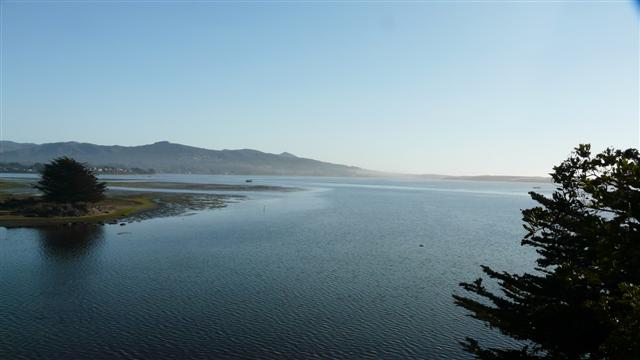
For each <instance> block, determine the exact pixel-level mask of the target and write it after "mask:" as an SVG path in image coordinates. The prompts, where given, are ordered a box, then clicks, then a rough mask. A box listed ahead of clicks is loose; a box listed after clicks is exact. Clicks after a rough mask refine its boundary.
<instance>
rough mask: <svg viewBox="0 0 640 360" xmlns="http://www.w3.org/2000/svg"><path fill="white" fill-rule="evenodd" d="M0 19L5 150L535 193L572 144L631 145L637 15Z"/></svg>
mask: <svg viewBox="0 0 640 360" xmlns="http://www.w3.org/2000/svg"><path fill="white" fill-rule="evenodd" d="M0 10H1V18H0V23H1V29H0V33H1V34H2V35H1V37H2V39H1V42H2V49H1V50H2V51H1V54H2V56H1V57H2V59H1V69H0V70H1V77H2V82H1V96H0V97H1V99H0V100H1V105H2V106H1V111H0V116H1V120H2V121H1V122H2V126H1V127H2V134H1V135H0V137H1V138H2V140H11V141H16V142H34V143H47V142H58V141H78V142H88V143H95V144H102V145H124V146H135V145H143V144H150V143H154V142H157V141H163V140H167V141H171V142H174V143H180V144H185V145H190V146H196V147H202V148H207V149H241V148H250V149H255V150H259V151H264V152H269V153H281V152H289V153H292V154H295V155H296V156H300V157H305V158H312V159H317V160H321V161H327V162H332V163H338V164H346V165H353V166H358V167H362V168H366V169H372V170H379V171H388V172H395V173H409V174H447V175H518V176H546V175H547V174H548V173H549V172H550V171H551V168H552V166H553V165H555V164H557V163H559V162H560V161H562V160H563V159H564V158H565V157H566V156H567V155H568V154H569V153H570V151H571V150H572V148H573V147H575V146H576V145H577V144H579V143H591V144H592V145H593V148H594V151H599V150H601V149H603V148H605V147H607V146H613V147H617V148H627V147H637V146H638V142H639V141H640V138H639V137H640V135H639V131H640V129H639V124H638V106H639V101H638V95H639V93H638V75H639V73H638V50H639V49H638V19H637V13H636V11H635V9H634V5H633V2H607V3H604V2H596V3H574V2H549V3H547V2H540V3H529V2H525V3H496V2H486V3H483V2H473V3H466V2H465V3H453V4H447V3H440V2H435V3H434V2H424V3H414V2H411V3H408V2H402V3H355V2H350V3H346V4H343V3H301V4H294V3H281V2H276V3H260V4H257V3H240V4H234V3H193V2H191V3H173V2H166V3H145V2H137V3H121V2H116V3H77V2H47V3H37V2H26V3H25V2H15V1H4V2H2V3H1V4H0ZM0 161H1V159H0Z"/></svg>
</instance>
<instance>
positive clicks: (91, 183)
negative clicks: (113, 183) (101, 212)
mask: <svg viewBox="0 0 640 360" xmlns="http://www.w3.org/2000/svg"><path fill="white" fill-rule="evenodd" d="M34 187H35V188H36V189H38V190H40V191H42V193H43V197H44V199H46V200H48V201H53V202H61V203H72V202H96V201H99V200H101V199H103V198H104V191H105V189H106V184H105V183H103V182H99V181H98V179H97V178H96V176H95V174H94V173H93V172H92V171H91V170H90V169H89V168H87V167H86V166H85V165H84V164H82V163H80V162H78V161H76V160H74V159H71V158H68V157H61V158H57V159H54V160H53V161H51V162H50V163H48V164H46V165H44V168H43V169H42V172H41V178H40V181H39V182H38V183H37V184H36V185H35V186H34Z"/></svg>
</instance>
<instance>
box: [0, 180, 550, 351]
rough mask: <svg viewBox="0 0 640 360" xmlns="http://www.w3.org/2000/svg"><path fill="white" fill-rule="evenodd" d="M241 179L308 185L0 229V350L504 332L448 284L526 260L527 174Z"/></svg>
mask: <svg viewBox="0 0 640 360" xmlns="http://www.w3.org/2000/svg"><path fill="white" fill-rule="evenodd" d="M157 179H166V180H171V181H176V180H180V181H193V182H204V181H206V182H241V181H242V180H243V179H240V178H233V177H213V176H211V177H205V176H198V177H195V176H194V177H178V176H156V177H154V180H157ZM254 184H276V185H295V186H302V187H305V188H307V189H309V190H308V191H304V192H296V193H269V194H267V193H264V194H257V193H256V194H250V196H249V198H250V199H249V200H246V201H241V202H239V203H235V204H232V205H231V206H229V207H228V208H225V209H220V210H213V211H205V212H199V213H196V214H190V215H189V216H181V217H173V218H162V219H153V220H148V221H144V222H139V223H133V224H129V225H127V226H118V225H108V226H103V227H74V228H64V229H48V230H46V229H41V230H35V229H13V230H6V229H4V228H0V359H21V358H25V359H98V358H127V359H165V358H166V359H185V358H208V359H221V358H299V359H304V358H334V359H335V358H422V359H466V358H469V356H468V355H467V354H465V353H464V352H462V351H461V350H460V348H459V346H458V344H457V341H459V340H461V339H463V338H464V337H465V336H469V335H471V336H474V337H477V338H479V339H481V340H483V341H484V342H485V343H487V344H508V343H509V340H508V339H505V338H502V337H501V336H499V335H498V334H496V333H493V332H491V331H490V330H488V329H486V328H485V327H484V326H483V325H482V324H480V323H478V322H477V321H475V320H472V319H470V318H468V317H466V316H465V313H464V311H462V310H461V309H459V308H456V307H455V306H454V305H453V303H452V299H451V294H452V293H453V292H456V291H458V289H457V284H458V283H459V282H460V281H465V280H472V279H473V278H475V277H476V276H477V275H479V273H480V268H479V265H480V264H489V265H491V266H494V267H495V268H497V269H505V270H510V271H521V270H528V269H530V268H531V267H532V265H533V264H532V259H533V258H534V256H533V253H532V251H531V249H527V248H522V247H520V245H519V240H520V238H521V237H522V234H523V230H522V226H521V220H520V212H519V210H520V209H521V208H526V207H530V206H531V205H532V202H531V200H530V199H529V198H528V197H527V195H526V192H527V191H529V190H531V189H532V186H534V185H532V184H514V183H482V182H465V181H452V182H407V181H391V180H374V179H367V180H365V179H318V178H256V179H255V180H254ZM543 187H544V189H542V190H538V191H548V189H550V186H543ZM421 244H422V245H423V246H422V247H421V246H420V245H421Z"/></svg>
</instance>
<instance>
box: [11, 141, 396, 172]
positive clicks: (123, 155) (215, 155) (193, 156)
mask: <svg viewBox="0 0 640 360" xmlns="http://www.w3.org/2000/svg"><path fill="white" fill-rule="evenodd" d="M0 149H2V153H0V162H4V163H9V162H17V163H21V164H27V165H31V164H35V163H45V162H48V161H51V159H53V158H56V157H60V156H70V157H73V158H75V159H77V160H79V161H82V162H86V163H89V164H91V165H93V166H123V167H131V168H133V167H136V168H144V169H147V168H152V169H154V170H155V171H156V172H164V173H196V174H237V175H285V176H286V175H291V176H376V175H384V174H385V173H383V172H378V171H373V170H367V169H362V168H359V167H356V166H348V165H341V164H334V163H329V162H324V161H319V160H314V159H309V158H303V157H297V156H295V155H293V154H291V153H288V152H283V153H281V154H272V153H266V152H262V151H259V150H253V149H239V150H229V149H223V150H212V149H205V148H199V147H195V146H189V145H183V144H177V143H172V142H169V141H158V142H155V143H153V144H145V145H136V146H121V145H96V144H91V143H82V142H76V141H66V142H54V143H44V144H31V143H16V142H12V141H2V142H0Z"/></svg>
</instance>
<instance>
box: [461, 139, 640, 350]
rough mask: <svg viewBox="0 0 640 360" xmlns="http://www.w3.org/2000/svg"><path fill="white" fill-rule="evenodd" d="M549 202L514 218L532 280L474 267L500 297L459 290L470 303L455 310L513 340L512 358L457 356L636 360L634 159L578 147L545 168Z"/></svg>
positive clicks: (638, 184) (471, 346) (472, 344)
mask: <svg viewBox="0 0 640 360" xmlns="http://www.w3.org/2000/svg"><path fill="white" fill-rule="evenodd" d="M551 175H552V178H553V180H554V182H555V183H556V184H558V185H559V186H558V187H557V188H556V191H555V192H554V193H553V195H552V196H551V198H547V197H545V196H543V195H541V194H537V193H534V192H531V193H530V195H531V197H532V198H533V199H534V200H535V201H536V202H538V203H539V205H538V206H536V207H534V208H531V209H527V210H523V211H522V215H523V220H524V222H525V225H524V227H525V229H526V230H527V234H526V236H525V237H524V239H523V240H522V245H528V246H533V247H535V249H536V251H537V253H538V254H539V255H540V257H539V258H538V260H537V267H536V272H535V273H533V274H528V273H525V274H523V275H517V274H511V273H507V272H498V271H494V270H493V269H491V268H489V267H487V266H483V267H482V270H483V272H484V273H485V274H486V276H488V277H489V278H491V279H493V280H495V281H497V284H498V286H499V288H500V290H501V294H496V293H494V292H491V291H490V290H488V289H487V288H486V287H485V286H484V285H483V280H482V279H477V280H476V281H474V282H471V283H461V284H460V285H461V286H462V288H463V289H464V290H466V291H467V292H468V293H470V295H471V297H464V296H459V295H454V300H455V303H456V304H457V305H459V306H462V307H463V308H465V309H466V310H468V311H469V312H470V313H471V314H470V315H471V316H472V317H473V318H476V319H478V320H481V321H483V322H484V323H485V324H487V325H488V326H489V327H490V328H497V329H498V330H500V331H501V332H502V333H503V334H505V335H507V336H510V337H512V338H514V339H517V340H521V341H522V346H521V347H520V348H516V349H514V348H508V349H501V348H484V347H482V346H481V345H480V344H479V343H478V341H476V340H474V339H473V338H467V339H466V340H465V341H464V342H462V343H461V344H462V346H463V347H464V349H465V350H467V351H468V352H471V353H472V354H474V355H475V356H476V358H478V359H640V221H639V219H640V216H639V215H640V155H639V153H638V150H637V149H628V150H625V151H620V150H613V149H607V150H605V151H604V152H602V153H601V154H598V155H596V156H592V155H591V147H590V146H589V145H580V146H579V147H577V148H576V149H575V151H574V152H573V153H572V155H571V156H570V157H569V158H568V159H567V160H565V161H564V162H562V163H561V164H560V165H559V166H556V167H554V172H553V173H552V174H551Z"/></svg>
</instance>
